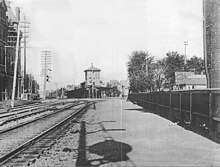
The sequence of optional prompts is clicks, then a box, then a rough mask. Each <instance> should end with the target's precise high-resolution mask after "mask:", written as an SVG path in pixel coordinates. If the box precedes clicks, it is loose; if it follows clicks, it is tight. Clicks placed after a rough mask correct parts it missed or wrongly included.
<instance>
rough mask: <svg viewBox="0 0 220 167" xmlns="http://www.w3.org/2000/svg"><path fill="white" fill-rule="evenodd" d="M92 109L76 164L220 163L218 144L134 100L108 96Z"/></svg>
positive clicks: (149, 164) (218, 164)
mask: <svg viewBox="0 0 220 167" xmlns="http://www.w3.org/2000/svg"><path fill="white" fill-rule="evenodd" d="M93 110H94V112H95V113H96V114H95V115H94V118H93V121H92V122H90V123H88V124H87V123H86V122H85V125H84V126H81V128H84V129H83V130H82V129H81V133H82V132H83V134H80V135H84V136H83V137H81V139H82V140H80V141H79V145H80V146H81V147H82V148H80V147H79V149H78V150H80V149H81V150H83V147H84V148H85V150H86V151H85V150H84V151H82V152H81V154H80V152H79V153H78V155H81V156H80V157H79V156H78V159H77V163H78V164H77V163H76V164H77V166H84V165H88V166H91V165H94V166H96V165H97V166H102V165H103V166H220V145H219V144H217V143H215V142H212V141H211V140H209V139H207V138H204V137H202V136H200V135H198V134H196V133H193V132H191V131H188V130H185V129H184V128H182V127H180V126H178V125H176V124H175V123H173V122H171V121H169V120H166V119H164V118H162V117H160V116H158V115H155V114H153V113H149V112H146V111H144V109H143V108H142V107H139V106H137V105H135V104H132V103H131V102H128V101H126V100H121V99H106V100H102V101H100V102H98V103H96V104H95V107H94V109H93ZM90 112H92V111H90ZM86 148H87V149H86ZM80 158H84V159H80ZM85 162H86V163H85Z"/></svg>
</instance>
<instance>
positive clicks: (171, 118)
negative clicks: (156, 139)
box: [169, 92, 173, 121]
mask: <svg viewBox="0 0 220 167" xmlns="http://www.w3.org/2000/svg"><path fill="white" fill-rule="evenodd" d="M169 115H170V120H171V121H173V114H172V94H171V92H170V114H169Z"/></svg>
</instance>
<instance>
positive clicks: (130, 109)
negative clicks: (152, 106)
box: [123, 108, 148, 113]
mask: <svg viewBox="0 0 220 167" xmlns="http://www.w3.org/2000/svg"><path fill="white" fill-rule="evenodd" d="M123 110H126V111H141V112H146V113H148V111H146V110H144V109H143V108H128V109H123Z"/></svg>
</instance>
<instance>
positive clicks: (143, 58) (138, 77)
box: [127, 51, 154, 92]
mask: <svg viewBox="0 0 220 167" xmlns="http://www.w3.org/2000/svg"><path fill="white" fill-rule="evenodd" d="M153 60H154V57H153V56H151V55H150V54H149V53H148V52H144V51H134V52H133V53H132V54H131V55H130V56H129V62H128V63H127V66H128V78H129V82H130V90H131V91H132V92H145V91H151V90H152V88H153V78H152V77H153V74H152V72H153Z"/></svg>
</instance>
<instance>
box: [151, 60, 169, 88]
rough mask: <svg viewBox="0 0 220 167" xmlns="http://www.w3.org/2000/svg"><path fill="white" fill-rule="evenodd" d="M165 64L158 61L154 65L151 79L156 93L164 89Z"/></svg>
mask: <svg viewBox="0 0 220 167" xmlns="http://www.w3.org/2000/svg"><path fill="white" fill-rule="evenodd" d="M164 71H165V64H164V61H163V60H158V61H156V62H155V63H154V69H153V78H154V86H155V90H156V91H161V90H163V88H164V83H165V80H166V78H165V74H164Z"/></svg>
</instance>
